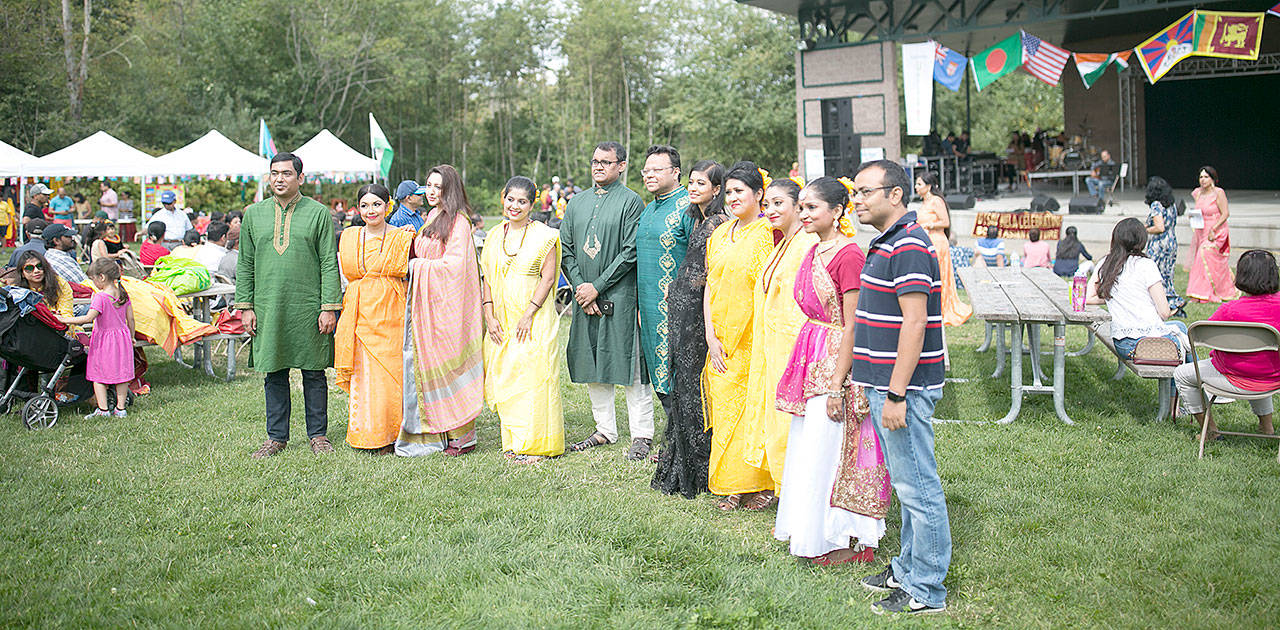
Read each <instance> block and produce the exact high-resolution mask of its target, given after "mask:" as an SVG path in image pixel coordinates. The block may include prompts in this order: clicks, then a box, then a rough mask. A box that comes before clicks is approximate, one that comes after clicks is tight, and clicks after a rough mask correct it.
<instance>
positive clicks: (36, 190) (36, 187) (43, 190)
mask: <svg viewBox="0 0 1280 630" xmlns="http://www.w3.org/2000/svg"><path fill="white" fill-rule="evenodd" d="M30 190H31V195H32V196H35V195H51V194H53V191H52V190H49V187H48V186H45V185H44V184H32V185H31V189H30Z"/></svg>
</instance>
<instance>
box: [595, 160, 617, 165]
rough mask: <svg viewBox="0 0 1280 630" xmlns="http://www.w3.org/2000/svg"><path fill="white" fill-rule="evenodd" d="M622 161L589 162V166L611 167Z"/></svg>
mask: <svg viewBox="0 0 1280 630" xmlns="http://www.w3.org/2000/svg"><path fill="white" fill-rule="evenodd" d="M621 161H622V160H591V166H613V165H614V164H618V163H620V162H621Z"/></svg>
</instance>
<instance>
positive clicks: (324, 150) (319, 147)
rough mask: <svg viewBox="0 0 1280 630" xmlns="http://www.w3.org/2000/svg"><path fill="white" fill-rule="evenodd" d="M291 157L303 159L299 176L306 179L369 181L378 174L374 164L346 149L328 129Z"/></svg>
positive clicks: (351, 149) (353, 150)
mask: <svg viewBox="0 0 1280 630" xmlns="http://www.w3.org/2000/svg"><path fill="white" fill-rule="evenodd" d="M293 154H294V155H296V156H298V157H299V158H301V159H302V172H303V173H305V174H308V175H323V176H328V177H332V176H333V175H336V174H347V175H354V176H357V177H368V178H370V179H372V178H373V177H374V176H376V175H377V174H378V173H379V172H380V171H379V166H378V161H377V160H375V159H373V158H371V157H369V156H367V155H364V154H362V153H360V152H359V151H356V150H355V149H353V148H351V147H349V146H347V144H346V143H344V142H343V141H341V140H339V139H338V137H337V136H335V135H333V133H331V132H330V131H329V130H328V129H321V130H320V133H318V134H316V135H315V137H314V138H312V139H310V140H308V141H307V142H306V144H304V145H302V146H300V147H298V149H297V150H296V151H294V152H293Z"/></svg>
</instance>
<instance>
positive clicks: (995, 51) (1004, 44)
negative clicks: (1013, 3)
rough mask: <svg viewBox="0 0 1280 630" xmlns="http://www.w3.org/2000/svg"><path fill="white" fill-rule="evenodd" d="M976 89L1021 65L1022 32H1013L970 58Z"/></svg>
mask: <svg viewBox="0 0 1280 630" xmlns="http://www.w3.org/2000/svg"><path fill="white" fill-rule="evenodd" d="M970 64H972V68H973V83H974V85H976V86H977V88H978V91H979V92H981V91H982V88H984V87H987V86H988V85H991V84H992V83H994V82H995V80H996V79H999V78H1000V77H1002V76H1004V75H1006V74H1009V73H1010V72H1013V71H1014V70H1017V69H1018V68H1019V67H1021V66H1022V33H1014V34H1013V35H1010V36H1009V37H1008V38H1007V39H1004V40H1001V41H999V42H997V43H996V45H995V46H992V47H991V48H988V49H986V50H984V51H982V52H980V53H978V54H977V55H976V56H974V58H973V59H971V60H970Z"/></svg>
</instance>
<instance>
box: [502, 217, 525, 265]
mask: <svg viewBox="0 0 1280 630" xmlns="http://www.w3.org/2000/svg"><path fill="white" fill-rule="evenodd" d="M509 227H511V223H504V224H502V253H504V254H506V255H507V258H515V257H516V254H519V253H520V250H522V249H524V237H526V236H528V235H529V224H528V223H526V224H525V225H524V228H522V229H523V231H522V232H520V244H519V245H518V246H516V253H515V254H513V253H511V252H509V251H507V231H508V230H507V228H509Z"/></svg>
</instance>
